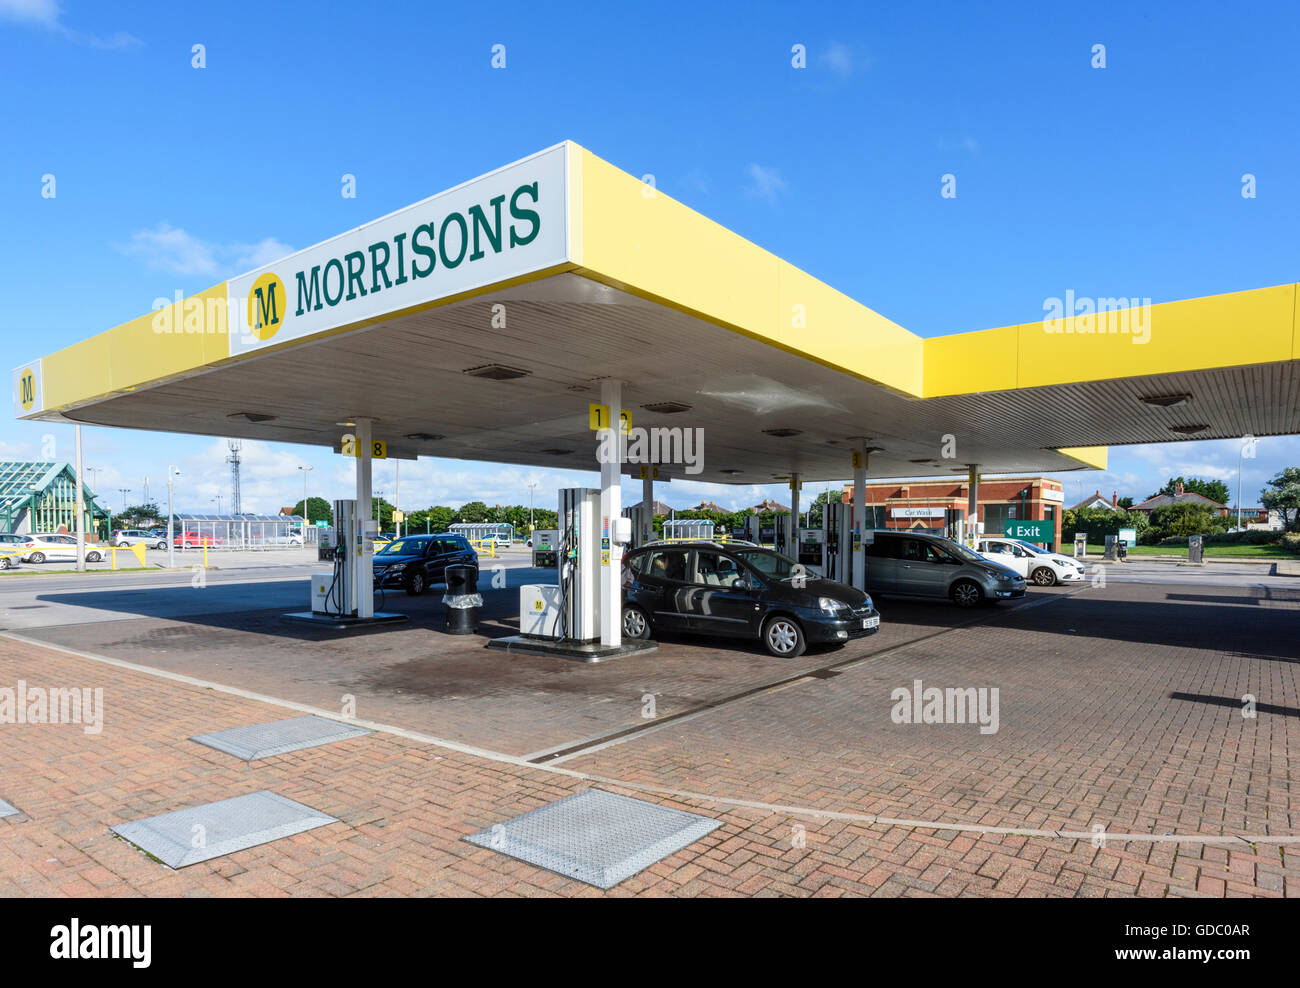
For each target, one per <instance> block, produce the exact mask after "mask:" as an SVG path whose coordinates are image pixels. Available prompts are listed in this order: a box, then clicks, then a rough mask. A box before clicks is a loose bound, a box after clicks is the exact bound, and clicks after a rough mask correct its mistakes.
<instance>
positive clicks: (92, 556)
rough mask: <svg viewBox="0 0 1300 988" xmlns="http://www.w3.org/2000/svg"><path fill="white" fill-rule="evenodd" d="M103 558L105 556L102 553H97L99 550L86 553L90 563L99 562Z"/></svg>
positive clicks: (87, 560)
mask: <svg viewBox="0 0 1300 988" xmlns="http://www.w3.org/2000/svg"><path fill="white" fill-rule="evenodd" d="M103 558H104V557H103V556H101V555H100V554H99V553H97V552H88V553H86V562H88V563H97V562H99V561H100V560H101V559H103Z"/></svg>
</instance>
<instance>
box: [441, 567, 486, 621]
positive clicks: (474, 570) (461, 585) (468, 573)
mask: <svg viewBox="0 0 1300 988" xmlns="http://www.w3.org/2000/svg"><path fill="white" fill-rule="evenodd" d="M445 579H446V582H447V591H446V593H444V594H443V595H442V602H443V603H444V604H446V605H447V623H446V626H445V628H444V630H445V631H446V632H447V634H449V635H472V634H474V632H476V631H477V630H478V609H479V608H480V607H482V606H483V597H482V595H481V594H479V592H478V567H477V566H469V565H464V564H462V565H457V566H448V567H447V571H446V573H445Z"/></svg>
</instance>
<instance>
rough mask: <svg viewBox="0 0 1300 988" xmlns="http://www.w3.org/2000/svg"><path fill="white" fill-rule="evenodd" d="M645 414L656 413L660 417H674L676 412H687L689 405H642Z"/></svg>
mask: <svg viewBox="0 0 1300 988" xmlns="http://www.w3.org/2000/svg"><path fill="white" fill-rule="evenodd" d="M641 407H642V408H644V409H645V410H646V411H647V412H658V413H659V414H660V415H676V414H677V413H678V412H689V411H690V410H691V406H690V405H685V404H682V402H680V401H652V402H651V403H650V404H648V405H642V406H641Z"/></svg>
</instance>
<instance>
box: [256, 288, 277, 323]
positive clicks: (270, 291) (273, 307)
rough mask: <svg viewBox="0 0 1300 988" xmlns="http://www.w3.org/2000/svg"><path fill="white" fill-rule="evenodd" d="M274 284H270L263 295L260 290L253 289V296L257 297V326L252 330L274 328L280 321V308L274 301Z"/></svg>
mask: <svg viewBox="0 0 1300 988" xmlns="http://www.w3.org/2000/svg"><path fill="white" fill-rule="evenodd" d="M275 284H276V283H275V282H271V284H269V285H268V286H267V288H266V292H265V294H263V292H262V289H260V288H255V289H253V294H254V295H256V296H257V309H256V315H257V325H256V326H254V327H253V328H254V329H261V328H262V327H263V326H274V325H275V324H276V323H278V322H279V321H280V307H279V303H277V302H276V300H275Z"/></svg>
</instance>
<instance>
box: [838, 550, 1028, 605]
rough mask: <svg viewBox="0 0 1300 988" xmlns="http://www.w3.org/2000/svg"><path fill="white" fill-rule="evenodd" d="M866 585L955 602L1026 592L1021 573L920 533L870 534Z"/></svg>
mask: <svg viewBox="0 0 1300 988" xmlns="http://www.w3.org/2000/svg"><path fill="white" fill-rule="evenodd" d="M869 534H870V536H871V538H870V542H869V544H867V545H866V546H864V550H865V553H866V580H867V590H868V591H869V592H870V593H873V594H899V595H904V596H915V597H946V598H948V599H949V600H951V601H952V602H953V603H954V604H956V605H957V606H959V607H975V606H976V605H978V604H982V603H984V602H986V601H995V600H1007V599H1010V598H1013V597H1023V596H1024V595H1025V578H1024V577H1023V576H1021V575H1020V574H1019V573H1017V572H1016V571H1015V570H1013V569H1009V568H1008V567H1006V566H1001V565H999V564H998V563H994V562H991V561H989V560H988V559H985V558H984V557H983V556H981V555H979V553H977V552H974V551H972V550H970V549H968V548H966V547H965V546H964V545H960V544H959V543H957V542H954V541H952V539H946V538H943V537H941V536H938V535H930V534H928V533H922V532H895V531H877V532H872V533H869Z"/></svg>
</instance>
